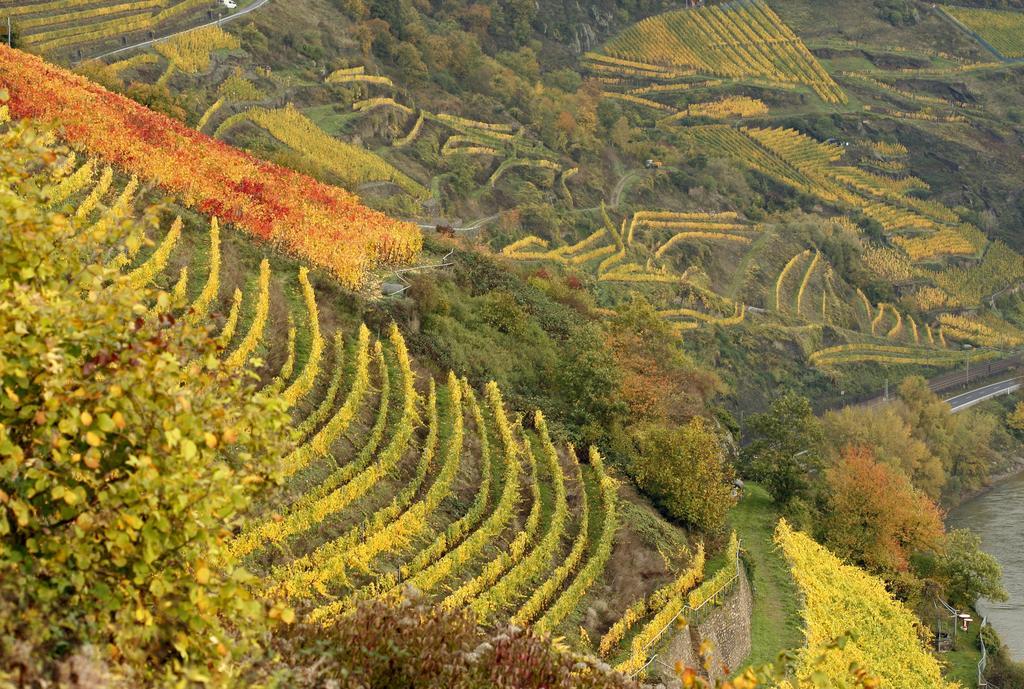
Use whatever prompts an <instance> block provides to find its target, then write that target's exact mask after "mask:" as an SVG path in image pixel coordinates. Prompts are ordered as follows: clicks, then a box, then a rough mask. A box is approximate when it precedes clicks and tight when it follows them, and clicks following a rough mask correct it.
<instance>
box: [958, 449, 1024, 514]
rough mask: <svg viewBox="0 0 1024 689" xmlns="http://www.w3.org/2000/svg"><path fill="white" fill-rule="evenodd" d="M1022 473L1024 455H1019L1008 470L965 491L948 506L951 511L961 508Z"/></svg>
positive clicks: (1023, 469)
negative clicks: (978, 486) (977, 486)
mask: <svg viewBox="0 0 1024 689" xmlns="http://www.w3.org/2000/svg"><path fill="white" fill-rule="evenodd" d="M1021 474H1024V457H1018V458H1017V460H1016V461H1015V462H1014V464H1013V466H1012V468H1010V469H1007V470H1006V471H1002V472H1000V473H998V474H996V475H995V476H990V477H989V482H988V483H987V484H986V485H984V486H982V487H980V488H975V489H974V490H972V491H968V492H967V493H964V494H963V495H961V496H960V499H959V500H957V501H956V502H955V503H953V504H951V505H947V506H946V508H947V510H948V511H949V512H952V511H953V510H956V509H959V508H960V507H963V506H964V505H966V504H967V503H969V502H970V501H971V500H976V499H977V498H980V497H981V496H983V495H985V494H986V493H988V492H990V491H992V490H993V489H995V488H998V487H999V486H1000V485H1002V484H1003V483H1006V482H1007V481H1009V480H1011V479H1015V478H1017V477H1018V476H1020V475H1021Z"/></svg>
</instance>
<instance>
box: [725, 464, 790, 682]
mask: <svg viewBox="0 0 1024 689" xmlns="http://www.w3.org/2000/svg"><path fill="white" fill-rule="evenodd" d="M778 517H779V514H778V511H777V510H776V508H775V504H774V502H773V501H772V498H771V497H770V496H769V495H768V493H767V492H766V491H765V490H764V489H763V488H762V487H761V486H758V485H755V484H753V483H748V484H746V492H745V494H744V496H743V499H742V500H741V501H740V503H739V504H738V505H737V506H736V507H735V508H733V510H732V512H731V513H730V515H729V521H730V523H731V525H732V527H733V528H734V529H736V533H737V534H738V535H739V537H740V541H741V546H742V547H743V548H744V549H745V550H746V551H747V552H748V553H749V554H750V559H751V560H753V562H754V567H753V570H754V571H753V578H752V582H751V583H752V584H753V595H754V614H753V618H752V619H751V651H750V657H749V658H747V662H746V663H745V664H748V665H749V664H753V665H760V664H763V663H767V662H770V661H773V660H775V658H776V656H777V655H778V654H779V651H782V650H784V649H788V648H797V647H799V646H801V645H802V644H803V634H802V632H801V628H800V614H799V602H798V598H797V591H796V584H795V583H794V582H793V579H792V577H791V576H790V574H789V569H788V567H787V565H786V561H785V560H784V559H783V557H782V554H781V553H780V552H779V551H778V550H776V548H775V544H774V543H772V533H773V532H774V530H775V523H776V521H777V520H778Z"/></svg>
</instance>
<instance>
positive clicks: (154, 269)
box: [122, 216, 182, 289]
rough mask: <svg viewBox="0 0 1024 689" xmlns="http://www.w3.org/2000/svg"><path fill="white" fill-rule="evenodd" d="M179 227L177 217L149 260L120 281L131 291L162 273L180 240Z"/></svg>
mask: <svg viewBox="0 0 1024 689" xmlns="http://www.w3.org/2000/svg"><path fill="white" fill-rule="evenodd" d="M181 227H182V222H181V217H180V216H179V217H176V218H175V219H174V222H173V223H171V229H170V230H168V231H167V234H166V236H164V239H163V241H161V242H160V245H159V246H158V247H157V248H156V250H154V251H153V253H152V254H150V256H149V258H147V259H146V260H145V261H144V262H143V263H142V265H140V266H139V267H138V268H136V269H135V270H133V271H131V272H129V273H127V274H125V276H124V277H123V278H122V279H123V280H124V281H125V283H126V284H128V286H129V287H131V288H132V289H142V288H143V287H145V286H146V285H148V284H149V283H150V282H152V280H153V278H155V277H156V276H157V275H159V274H160V273H161V272H163V270H164V268H166V267H167V261H168V260H169V259H170V257H171V252H173V251H174V247H175V246H177V244H178V239H180V238H181Z"/></svg>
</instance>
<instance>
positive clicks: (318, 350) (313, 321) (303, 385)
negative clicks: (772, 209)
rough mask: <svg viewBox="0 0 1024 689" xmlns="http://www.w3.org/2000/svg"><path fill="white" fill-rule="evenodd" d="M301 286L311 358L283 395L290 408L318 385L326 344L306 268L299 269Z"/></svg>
mask: <svg viewBox="0 0 1024 689" xmlns="http://www.w3.org/2000/svg"><path fill="white" fill-rule="evenodd" d="M299 284H301V285H302V296H303V298H304V299H305V301H306V314H307V318H308V321H309V329H310V331H311V333H310V345H309V358H308V359H307V360H306V363H305V365H304V366H303V367H302V371H301V372H300V373H299V375H298V377H297V378H296V379H295V382H293V383H292V384H291V385H289V386H288V387H287V388H286V389H285V390H284V392H282V393H281V397H282V398H283V399H284V401H285V402H287V403H288V406H292V405H294V404H295V403H297V402H298V401H299V400H300V399H302V398H303V397H305V396H306V395H307V394H309V392H310V391H311V390H312V389H313V386H314V385H315V384H316V378H317V376H318V375H319V374H320V358H321V357H322V356H323V353H324V344H325V343H324V338H323V335H322V334H321V333H320V313H319V311H318V310H317V306H316V293H315V292H314V291H313V285H312V283H310V281H309V269H308V268H306V267H305V266H303V267H302V268H300V269H299Z"/></svg>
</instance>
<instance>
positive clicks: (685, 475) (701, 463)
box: [632, 417, 735, 532]
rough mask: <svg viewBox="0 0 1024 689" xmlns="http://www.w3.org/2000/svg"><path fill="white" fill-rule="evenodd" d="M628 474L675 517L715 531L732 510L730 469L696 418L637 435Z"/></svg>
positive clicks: (715, 440) (712, 435) (718, 446)
mask: <svg viewBox="0 0 1024 689" xmlns="http://www.w3.org/2000/svg"><path fill="white" fill-rule="evenodd" d="M637 446H638V449H637V454H636V456H635V458H634V460H633V465H632V474H633V477H634V479H635V480H636V482H637V484H638V485H639V486H640V488H641V489H642V490H643V491H644V492H645V493H647V494H648V495H650V496H651V497H652V498H653V499H654V500H655V501H656V502H657V503H658V504H659V505H661V507H662V508H663V509H664V510H665V511H666V512H668V513H669V514H670V515H672V516H673V517H675V518H676V519H678V520H680V521H682V522H684V523H686V524H689V525H691V526H694V527H696V528H698V529H700V530H702V531H706V532H717V531H720V530H721V529H722V528H723V526H724V524H725V517H726V513H727V512H728V511H729V508H730V507H732V506H733V504H734V502H735V501H734V499H733V497H732V478H733V470H732V467H731V466H729V464H728V462H727V460H726V457H725V453H724V451H723V449H722V441H721V439H720V438H719V437H718V435H717V434H716V433H715V431H714V429H713V428H712V427H711V425H710V423H709V422H707V421H705V420H704V419H702V418H700V417H696V418H694V419H692V420H691V421H690V422H689V423H688V424H686V425H685V426H682V427H679V428H675V429H669V428H666V427H663V426H652V427H649V428H647V429H645V430H643V431H641V432H640V433H638V434H637Z"/></svg>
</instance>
